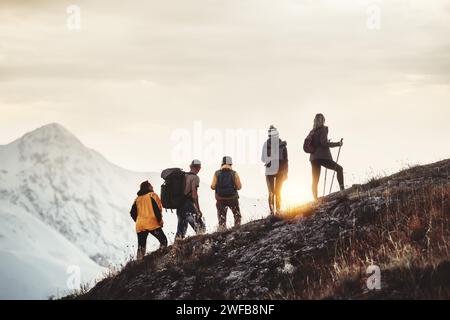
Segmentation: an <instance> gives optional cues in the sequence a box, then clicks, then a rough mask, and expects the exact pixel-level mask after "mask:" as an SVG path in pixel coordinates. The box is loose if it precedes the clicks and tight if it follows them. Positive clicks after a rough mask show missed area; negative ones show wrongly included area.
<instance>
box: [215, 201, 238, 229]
mask: <svg viewBox="0 0 450 320" xmlns="http://www.w3.org/2000/svg"><path fill="white" fill-rule="evenodd" d="M216 208H217V218H218V219H219V230H225V229H226V228H227V211H228V208H230V209H231V212H233V216H234V226H235V227H238V226H240V225H241V210H240V209H239V200H238V199H223V200H217V202H216Z"/></svg>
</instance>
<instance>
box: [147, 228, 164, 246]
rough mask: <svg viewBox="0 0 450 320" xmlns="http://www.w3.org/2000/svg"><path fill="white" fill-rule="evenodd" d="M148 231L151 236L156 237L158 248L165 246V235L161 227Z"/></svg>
mask: <svg viewBox="0 0 450 320" xmlns="http://www.w3.org/2000/svg"><path fill="white" fill-rule="evenodd" d="M150 233H151V234H152V236H154V237H155V238H156V239H158V241H159V247H160V248H165V247H167V237H166V235H165V234H164V231H163V229H162V228H158V229H155V230H152V231H150Z"/></svg>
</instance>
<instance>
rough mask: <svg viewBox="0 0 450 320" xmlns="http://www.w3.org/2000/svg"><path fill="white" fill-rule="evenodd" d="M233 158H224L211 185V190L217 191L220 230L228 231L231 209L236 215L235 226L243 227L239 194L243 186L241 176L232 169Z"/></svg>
mask: <svg viewBox="0 0 450 320" xmlns="http://www.w3.org/2000/svg"><path fill="white" fill-rule="evenodd" d="M232 165H233V160H232V159H231V157H227V156H225V157H223V159H222V166H221V167H220V170H218V171H216V173H215V174H214V177H213V181H212V183H211V189H213V190H215V191H216V208H217V217H218V219H219V230H224V229H226V227H227V226H226V224H227V210H228V208H230V209H231V211H232V212H233V215H234V226H235V227H237V226H240V225H241V210H240V208H239V194H238V190H241V188H242V184H241V180H240V179H239V175H238V173H237V172H236V171H234V170H233V169H232V168H231V167H232Z"/></svg>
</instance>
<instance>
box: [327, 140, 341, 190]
mask: <svg viewBox="0 0 450 320" xmlns="http://www.w3.org/2000/svg"><path fill="white" fill-rule="evenodd" d="M343 140H344V139H343V138H342V139H341V145H340V146H339V151H338V155H337V158H336V164H337V163H338V161H339V155H340V154H341V148H342V141H343ZM335 173H336V171H333V178H332V179H331V186H330V193H331V189H333V182H334V175H335Z"/></svg>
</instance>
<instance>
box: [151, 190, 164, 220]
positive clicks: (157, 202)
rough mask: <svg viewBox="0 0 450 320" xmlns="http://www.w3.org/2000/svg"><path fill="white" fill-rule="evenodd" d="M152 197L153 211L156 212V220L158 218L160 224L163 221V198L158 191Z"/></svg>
mask: <svg viewBox="0 0 450 320" xmlns="http://www.w3.org/2000/svg"><path fill="white" fill-rule="evenodd" d="M151 199H152V207H153V213H154V214H155V217H156V220H158V222H159V224H161V222H162V205H161V200H160V199H159V197H158V195H157V194H156V193H155V194H153V196H152V197H151Z"/></svg>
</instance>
